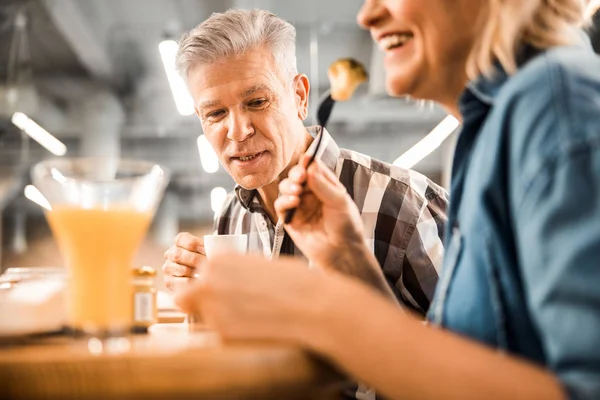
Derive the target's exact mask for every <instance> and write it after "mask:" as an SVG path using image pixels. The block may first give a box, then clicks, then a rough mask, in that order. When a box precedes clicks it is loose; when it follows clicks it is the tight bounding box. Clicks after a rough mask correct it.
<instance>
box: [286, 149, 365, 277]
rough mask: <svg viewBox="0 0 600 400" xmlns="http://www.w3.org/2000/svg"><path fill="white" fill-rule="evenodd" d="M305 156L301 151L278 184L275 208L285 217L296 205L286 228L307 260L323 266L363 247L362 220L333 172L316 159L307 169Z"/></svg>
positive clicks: (329, 264) (330, 264)
mask: <svg viewBox="0 0 600 400" xmlns="http://www.w3.org/2000/svg"><path fill="white" fill-rule="evenodd" d="M309 158H310V157H309V156H307V155H305V156H304V157H303V158H302V159H301V160H300V163H299V164H298V165H296V166H294V167H293V168H292V169H291V170H290V173H289V175H288V178H286V179H284V180H283V181H282V182H281V183H280V184H279V192H280V195H279V198H278V199H277V200H276V201H275V211H276V212H277V215H278V217H279V219H280V220H285V216H286V214H287V212H288V210H290V209H292V208H297V209H296V214H295V215H294V218H293V219H292V220H291V221H290V223H289V224H287V225H286V226H285V229H286V231H287V232H288V234H289V235H290V237H291V238H292V240H293V241H294V243H295V244H296V246H298V247H299V248H300V250H302V252H303V253H304V255H306V257H308V259H309V260H311V261H312V262H313V263H315V264H317V265H320V266H324V267H327V266H332V265H335V264H336V263H338V262H339V261H340V257H348V256H349V257H351V252H352V251H361V252H364V250H366V246H365V243H364V239H363V224H362V220H361V217H360V214H359V212H358V209H357V208H356V205H355V204H354V202H353V201H352V199H351V198H350V196H349V195H348V193H347V192H346V188H345V187H344V186H343V185H342V184H341V183H340V181H339V180H338V179H337V177H336V176H335V175H334V174H333V172H332V171H331V170H329V169H328V168H327V167H326V166H325V165H323V164H322V163H321V162H320V161H319V160H315V162H314V163H312V165H310V167H309V168H308V170H307V169H306V165H307V164H308V160H309ZM304 182H306V187H303V184H304ZM367 251H368V250H367Z"/></svg>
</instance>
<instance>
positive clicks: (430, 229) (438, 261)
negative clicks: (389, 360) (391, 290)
mask: <svg viewBox="0 0 600 400" xmlns="http://www.w3.org/2000/svg"><path fill="white" fill-rule="evenodd" d="M447 204H448V198H447V195H446V193H445V192H440V191H437V190H433V188H432V187H431V186H428V188H427V190H426V194H425V199H424V201H423V203H422V207H421V210H420V212H419V217H418V219H417V221H416V225H415V229H414V230H412V232H411V235H410V238H409V239H408V241H407V246H406V250H405V253H404V258H403V263H402V277H401V280H400V281H399V282H396V287H398V288H399V289H400V290H401V292H402V293H403V294H404V297H405V298H406V300H408V301H409V302H410V303H411V304H412V305H413V307H414V308H416V309H417V310H418V311H419V312H421V313H423V314H424V313H426V312H427V310H428V308H429V305H430V303H431V300H432V299H433V295H434V291H435V286H436V284H437V281H438V276H439V273H440V269H441V266H442V259H443V257H444V244H443V243H444V225H445V222H446V219H447V217H446V206H447Z"/></svg>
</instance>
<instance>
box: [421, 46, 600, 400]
mask: <svg viewBox="0 0 600 400" xmlns="http://www.w3.org/2000/svg"><path fill="white" fill-rule="evenodd" d="M460 109H461V113H462V115H463V129H462V132H461V133H460V136H459V138H458V142H457V147H456V152H455V156H454V165H453V171H452V185H451V195H450V211H449V221H448V232H447V234H446V253H445V260H444V266H443V270H442V275H441V277H440V281H439V283H438V287H437V288H436V294H435V299H434V301H433V304H432V305H431V308H430V313H429V319H430V320H432V321H433V322H435V323H438V324H440V325H442V326H444V327H445V328H447V329H449V330H452V331H455V332H457V333H459V334H462V335H464V336H468V337H470V338H473V339H476V340H477V341H480V342H483V343H485V344H487V345H489V346H492V347H494V348H497V349H500V350H502V351H506V352H509V353H512V354H515V355H518V356H520V357H523V358H526V359H529V360H530V361H533V362H535V363H538V364H540V365H543V366H545V367H546V368H548V369H549V370H550V371H552V372H553V373H554V374H555V375H556V376H557V377H558V379H559V380H560V381H561V382H562V384H563V385H564V387H565V390H566V392H567V393H568V395H569V396H570V398H572V399H600V58H599V57H597V56H596V55H594V54H593V52H592V51H591V49H589V48H583V47H576V46H573V47H561V48H555V49H552V50H550V51H546V52H542V53H538V54H535V55H533V54H531V56H530V57H529V58H528V60H527V61H526V62H525V63H524V64H522V65H521V67H520V68H519V70H518V71H517V73H516V74H514V75H512V76H507V75H506V74H504V73H502V72H499V73H497V74H496V75H494V78H491V79H485V78H481V79H479V80H477V81H475V82H473V83H471V84H469V86H468V88H467V90H466V91H465V92H464V93H463V95H462V97H461V100H460ZM523 384H524V385H526V384H527V382H523Z"/></svg>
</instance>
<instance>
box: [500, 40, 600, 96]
mask: <svg viewBox="0 0 600 400" xmlns="http://www.w3.org/2000/svg"><path fill="white" fill-rule="evenodd" d="M503 92H504V93H503V97H504V98H505V99H507V100H508V99H509V98H514V97H518V98H525V99H528V98H531V97H536V98H537V101H542V102H543V101H548V102H552V101H555V100H559V99H560V100H561V101H565V100H576V99H577V98H580V99H589V96H590V95H595V96H598V99H599V100H600V56H599V55H598V54H596V53H594V52H593V50H592V49H591V47H589V46H584V45H579V46H561V47H556V48H553V49H549V50H546V51H543V52H541V53H539V54H537V55H536V56H535V57H532V58H531V59H530V60H529V61H528V62H527V63H525V64H524V65H522V66H521V67H520V68H519V69H518V71H517V73H516V74H515V75H514V76H512V77H511V79H509V81H508V82H507V85H506V86H505V87H504V88H503Z"/></svg>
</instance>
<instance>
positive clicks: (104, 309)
mask: <svg viewBox="0 0 600 400" xmlns="http://www.w3.org/2000/svg"><path fill="white" fill-rule="evenodd" d="M32 179H33V184H34V185H35V186H36V187H37V189H38V190H39V191H40V192H41V193H42V194H43V196H44V197H45V198H46V200H47V205H46V207H47V209H46V218H47V220H48V222H49V224H50V227H51V229H52V232H53V234H54V237H55V239H56V240H57V242H58V245H59V248H60V250H61V253H62V255H63V257H64V259H65V262H66V264H67V271H68V282H69V284H68V296H67V299H68V301H67V304H68V320H69V324H70V326H71V328H73V329H74V331H75V332H80V333H83V334H85V335H86V336H88V337H89V338H90V340H89V341H88V347H89V349H90V351H92V352H94V353H98V352H118V351H121V350H126V349H127V348H128V342H127V339H126V335H127V333H128V332H129V329H130V327H131V323H132V308H133V307H132V304H131V302H132V283H131V282H132V278H131V277H132V271H131V267H130V266H131V261H132V258H133V256H134V254H135V252H136V250H137V248H138V246H139V245H140V243H141V241H142V239H143V238H144V236H145V234H146V231H147V230H148V227H149V225H150V222H151V221H152V217H153V215H154V212H155V210H156V208H157V206H158V204H159V202H160V200H161V198H162V195H163V192H164V189H165V187H166V184H167V182H168V172H167V171H166V170H164V169H163V168H162V167H160V166H159V165H156V164H154V163H150V162H144V161H137V160H123V159H113V158H71V159H69V158H63V159H56V160H47V161H43V162H41V163H39V164H37V165H35V166H34V167H33V169H32Z"/></svg>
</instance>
